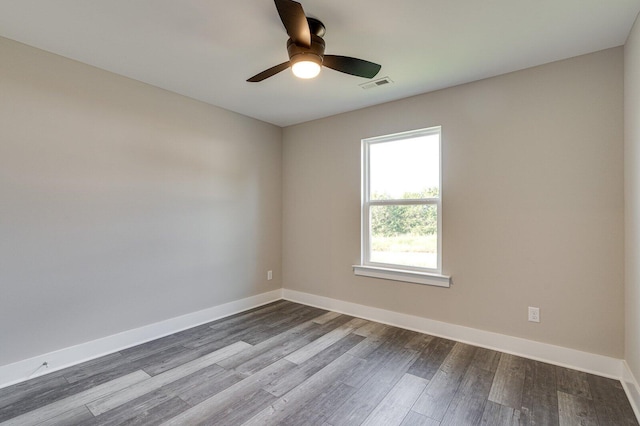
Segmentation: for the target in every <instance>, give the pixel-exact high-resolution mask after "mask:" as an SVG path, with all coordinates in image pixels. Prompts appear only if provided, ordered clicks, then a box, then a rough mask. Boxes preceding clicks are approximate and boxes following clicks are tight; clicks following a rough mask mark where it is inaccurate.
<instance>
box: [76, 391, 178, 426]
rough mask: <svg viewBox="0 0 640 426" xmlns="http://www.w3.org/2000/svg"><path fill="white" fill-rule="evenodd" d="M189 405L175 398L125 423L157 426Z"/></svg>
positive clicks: (137, 425) (130, 425)
mask: <svg viewBox="0 0 640 426" xmlns="http://www.w3.org/2000/svg"><path fill="white" fill-rule="evenodd" d="M189 407H190V406H189V404H187V403H186V402H184V401H183V400H182V399H180V398H177V397H174V398H171V399H170V400H168V401H166V402H164V403H162V404H160V405H157V406H155V407H153V408H150V409H149V410H147V411H144V412H142V413H139V414H138V415H137V416H136V417H134V418H130V419H129V420H127V421H126V422H125V423H123V424H125V425H126V426H143V425H144V426H148V425H157V424H160V423H162V422H163V421H164V420H166V419H170V418H172V417H175V416H176V415H177V414H179V413H181V412H183V411H185V410H188V409H189ZM65 426H66V425H65Z"/></svg>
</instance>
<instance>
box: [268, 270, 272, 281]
mask: <svg viewBox="0 0 640 426" xmlns="http://www.w3.org/2000/svg"><path fill="white" fill-rule="evenodd" d="M272 279H273V271H267V280H269V281H271V280H272Z"/></svg>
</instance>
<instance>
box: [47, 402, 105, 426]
mask: <svg viewBox="0 0 640 426" xmlns="http://www.w3.org/2000/svg"><path fill="white" fill-rule="evenodd" d="M93 418H94V417H93V414H91V411H89V409H88V408H87V407H85V406H84V405H81V406H79V407H76V408H74V409H72V410H69V411H65V412H64V413H62V414H59V415H57V416H54V417H51V418H49V419H47V420H45V421H43V422H40V423H38V426H60V425H64V426H76V425H77V426H80V425H82V426H84V425H86V424H87V423H88V422H90V421H92V420H93Z"/></svg>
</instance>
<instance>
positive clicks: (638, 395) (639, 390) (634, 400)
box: [622, 361, 640, 420]
mask: <svg viewBox="0 0 640 426" xmlns="http://www.w3.org/2000/svg"><path fill="white" fill-rule="evenodd" d="M622 386H623V387H624V391H625V392H626V393H627V397H628V398H629V402H630V403H631V407H633V412H634V413H636V417H637V418H638V419H639V420H640V385H638V380H637V379H636V378H635V376H634V375H633V373H632V372H631V369H630V368H629V364H627V361H622Z"/></svg>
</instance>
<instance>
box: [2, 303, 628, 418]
mask: <svg viewBox="0 0 640 426" xmlns="http://www.w3.org/2000/svg"><path fill="white" fill-rule="evenodd" d="M0 424H1V425H35V424H38V425H65V426H67V425H122V424H126V425H146V424H154V425H156V424H162V425H198V424H205V425H234V426H235V425H243V424H244V425H265V424H266V425H321V426H342V425H349V426H353V425H360V424H366V425H384V426H387V425H405V426H409V425H411V426H414V425H428V426H436V425H442V426H444V425H457V426H458V425H479V424H482V425H603V426H611V425H638V422H637V421H636V419H635V416H634V414H633V411H632V408H631V406H630V405H629V402H628V400H627V398H626V396H625V393H624V391H623V389H622V386H621V384H620V383H619V382H618V381H615V380H611V379H606V378H602V377H598V376H593V375H590V374H585V373H581V372H578V371H574V370H569V369H566V368H562V367H556V366H553V365H549V364H545V363H542V362H537V361H531V360H528V359H524V358H520V357H517V356H513V355H508V354H505V353H500V352H495V351H492V350H488V349H483V348H478V347H475V346H470V345H466V344H463V343H456V342H454V341H451V340H446V339H442V338H438V337H433V336H429V335H425V334H420V333H416V332H412V331H407V330H403V329H399V328H395V327H390V326H386V325H383V324H379V323H375V322H371V321H366V320H362V319H359V318H353V317H350V316H347V315H340V314H337V313H334V312H328V311H324V310H321V309H317V308H312V307H308V306H304V305H299V304H295V303H291V302H287V301H279V302H275V303H272V304H269V305H266V306H263V307H260V308H256V309H253V310H251V311H247V312H244V313H241V314H238V315H235V316H232V317H228V318H225V319H222V320H219V321H216V322H212V323H209V324H205V325H202V326H199V327H196V328H193V329H190V330H186V331H184V332H181V333H177V334H173V335H171V336H167V337H164V338H162V339H159V340H155V341H152V342H149V343H145V344H143V345H140V346H136V347H133V348H130V349H126V350H123V351H121V352H118V353H114V354H111V355H107V356H105V357H102V358H100V359H96V360H94V361H90V362H87V363H84V364H81V365H77V366H74V367H71V368H68V369H66V370H61V371H58V372H54V373H52V374H49V375H46V376H41V377H39V378H36V379H33V380H30V381H28V382H24V383H21V384H18V385H14V386H11V387H8V388H4V389H0Z"/></svg>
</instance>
